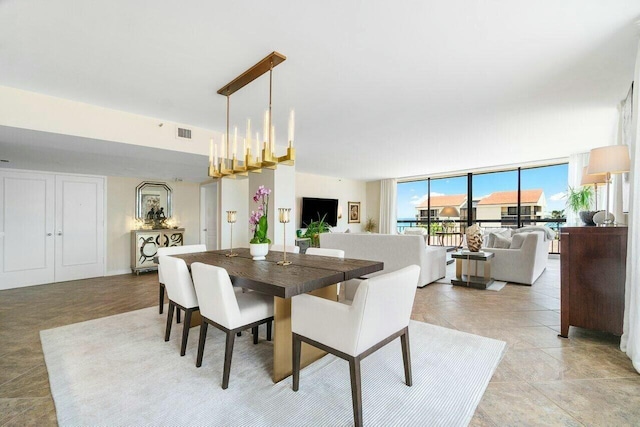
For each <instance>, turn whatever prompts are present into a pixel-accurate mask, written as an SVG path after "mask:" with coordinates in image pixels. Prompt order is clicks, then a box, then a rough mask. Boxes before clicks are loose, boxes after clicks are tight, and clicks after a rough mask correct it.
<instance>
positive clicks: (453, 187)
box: [398, 163, 569, 219]
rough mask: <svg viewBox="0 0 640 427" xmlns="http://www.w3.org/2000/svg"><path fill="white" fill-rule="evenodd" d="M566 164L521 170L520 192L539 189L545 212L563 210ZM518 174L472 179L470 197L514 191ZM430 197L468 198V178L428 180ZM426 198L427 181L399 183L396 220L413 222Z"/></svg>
mask: <svg viewBox="0 0 640 427" xmlns="http://www.w3.org/2000/svg"><path fill="white" fill-rule="evenodd" d="M568 167H569V166H568V164H567V163H563V164H560V165H554V166H545V167H540V168H531V169H522V175H521V178H522V182H521V186H522V189H523V190H534V189H538V188H541V189H542V190H543V192H544V197H545V199H546V201H547V206H546V208H545V212H548V213H550V212H551V211H552V210H562V209H564V208H565V201H566V199H565V195H566V191H567V182H568V180H567V173H568ZM517 189H518V172H517V171H516V170H513V171H506V172H493V173H485V174H478V175H474V176H473V197H474V199H475V198H479V197H484V196H488V195H489V194H491V193H493V192H495V191H516V190H517ZM431 194H432V195H433V196H438V195H451V194H467V176H466V175H464V176H460V177H454V178H441V179H432V180H431ZM426 197H427V181H426V180H424V181H414V182H402V183H398V219H415V215H416V205H418V204H420V203H422V201H424V200H426ZM496 219H497V218H496Z"/></svg>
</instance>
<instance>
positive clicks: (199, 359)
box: [196, 320, 209, 368]
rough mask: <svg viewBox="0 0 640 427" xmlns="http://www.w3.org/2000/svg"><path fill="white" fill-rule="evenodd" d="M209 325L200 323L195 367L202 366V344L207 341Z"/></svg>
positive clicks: (203, 322)
mask: <svg viewBox="0 0 640 427" xmlns="http://www.w3.org/2000/svg"><path fill="white" fill-rule="evenodd" d="M208 327H209V324H208V323H207V322H205V321H204V320H203V321H202V324H201V325H200V339H199V340H198V357H197V358H196V367H198V368H199V367H200V366H202V355H203V354H204V343H205V341H207V328H208Z"/></svg>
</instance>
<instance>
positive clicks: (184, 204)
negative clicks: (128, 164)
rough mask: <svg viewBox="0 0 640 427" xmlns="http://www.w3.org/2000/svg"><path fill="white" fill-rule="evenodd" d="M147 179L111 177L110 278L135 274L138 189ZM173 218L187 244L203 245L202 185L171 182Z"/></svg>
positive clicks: (108, 245)
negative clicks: (133, 245) (133, 254)
mask: <svg viewBox="0 0 640 427" xmlns="http://www.w3.org/2000/svg"><path fill="white" fill-rule="evenodd" d="M142 181H145V179H143V178H123V177H113V176H110V177H107V215H106V221H107V236H106V238H107V275H114V274H125V273H130V272H131V230H133V228H134V219H135V203H136V187H137V186H138V184H140V183H141V182H142ZM167 184H168V185H169V187H171V189H172V190H173V192H172V200H173V201H172V203H173V217H174V218H176V220H177V223H176V224H177V225H179V226H180V227H181V228H184V229H185V235H184V244H185V245H193V244H196V243H200V232H199V230H200V184H197V183H190V182H168V183H167Z"/></svg>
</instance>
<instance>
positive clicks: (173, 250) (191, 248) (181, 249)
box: [156, 245, 207, 323]
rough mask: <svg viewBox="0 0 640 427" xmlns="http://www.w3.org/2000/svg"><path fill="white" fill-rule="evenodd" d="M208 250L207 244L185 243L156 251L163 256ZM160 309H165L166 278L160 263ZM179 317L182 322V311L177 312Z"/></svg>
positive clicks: (160, 310)
mask: <svg viewBox="0 0 640 427" xmlns="http://www.w3.org/2000/svg"><path fill="white" fill-rule="evenodd" d="M206 250H207V247H206V245H183V246H169V247H168V248H158V250H157V251H156V256H158V257H161V256H163V255H180V254H190V253H194V252H205V251H206ZM158 282H159V289H158V293H159V295H158V297H159V298H158V299H159V303H158V311H159V312H160V314H162V312H163V311H164V278H163V276H162V267H160V265H158ZM176 316H177V318H178V323H180V311H178V312H177V313H176Z"/></svg>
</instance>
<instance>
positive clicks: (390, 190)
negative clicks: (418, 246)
mask: <svg viewBox="0 0 640 427" xmlns="http://www.w3.org/2000/svg"><path fill="white" fill-rule="evenodd" d="M397 198H398V182H397V181H396V180H395V179H383V180H382V181H380V233H382V234H396V233H397V226H396V224H397V223H396V215H397V213H396V203H397Z"/></svg>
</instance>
